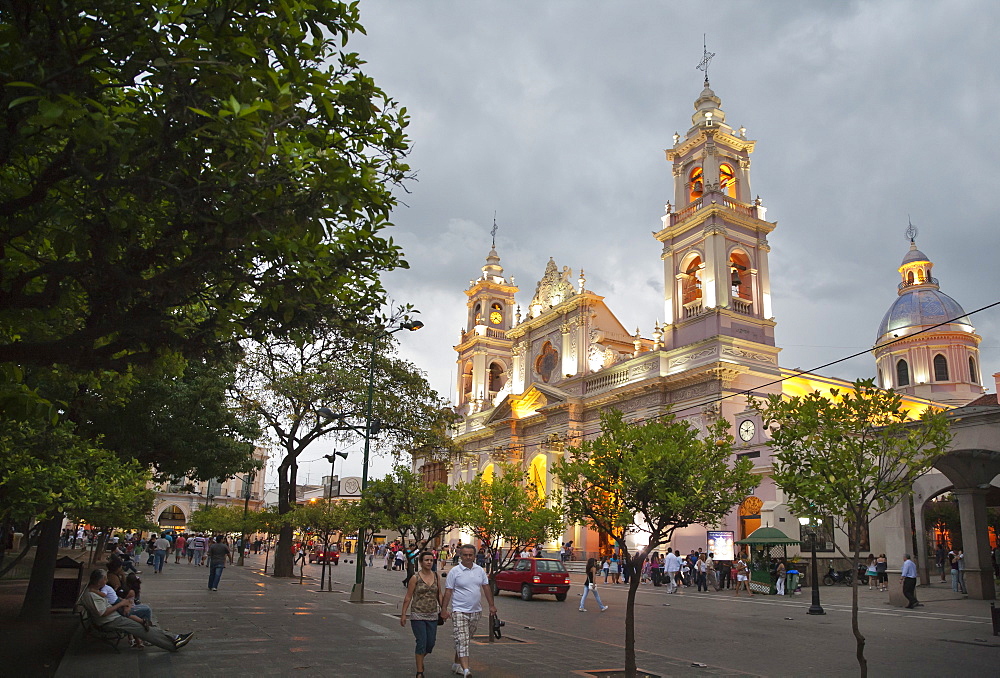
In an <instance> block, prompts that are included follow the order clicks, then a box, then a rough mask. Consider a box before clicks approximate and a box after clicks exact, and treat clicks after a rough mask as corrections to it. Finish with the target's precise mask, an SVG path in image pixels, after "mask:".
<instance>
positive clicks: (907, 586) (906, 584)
mask: <svg viewBox="0 0 1000 678" xmlns="http://www.w3.org/2000/svg"><path fill="white" fill-rule="evenodd" d="M905 557H906V560H904V561H903V569H902V571H900V573H899V574H900V581H902V582H903V595H904V596H906V599H907V600H908V601H910V604H909V605H907V606H906V609H908V610H912V609H913V608H915V607H923V605H922V604H921V603H919V602H917V593H916V591H917V564H916V563H914V562H913V561H912V560H911V559H910V554H909V553H907V554H906V556H905Z"/></svg>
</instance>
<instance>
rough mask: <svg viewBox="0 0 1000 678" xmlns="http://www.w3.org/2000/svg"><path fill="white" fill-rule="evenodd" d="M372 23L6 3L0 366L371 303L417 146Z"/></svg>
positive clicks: (295, 328) (300, 6)
mask: <svg viewBox="0 0 1000 678" xmlns="http://www.w3.org/2000/svg"><path fill="white" fill-rule="evenodd" d="M361 31H363V28H362V26H361V25H360V23H359V9H358V5H357V3H346V2H336V1H334V0H310V1H305V0H287V1H283V2H280V3H260V2H254V1H251V0H228V1H227V2H222V3H220V2H217V1H216V0H186V1H185V2H172V1H170V0H141V1H139V2H136V1H135V0H99V1H98V0H83V1H82V2H75V3H72V4H67V3H65V2H63V1H62V0H37V1H36V2H18V1H15V0H4V1H2V2H0V128H2V129H3V130H4V134H3V135H2V136H0V216H2V219H0V363H9V364H15V365H22V366H23V365H29V364H33V365H39V366H48V365H52V364H63V365H69V366H71V367H73V368H75V369H79V370H83V371H89V370H93V369H100V368H113V369H121V368H122V367H123V366H126V365H129V364H134V363H136V362H144V361H148V360H150V359H151V358H153V357H155V356H157V355H162V354H164V352H169V351H176V352H180V353H182V354H183V355H185V356H189V357H190V356H194V355H201V354H205V353H208V352H211V351H213V350H214V349H215V348H216V347H217V346H219V345H220V344H225V343H227V342H229V341H231V340H232V339H233V338H240V337H254V338H258V339H262V340H263V339H265V338H266V337H268V336H269V335H272V334H274V335H278V336H289V335H293V334H306V335H308V334H311V332H312V331H313V330H314V328H316V327H318V326H322V325H324V324H326V323H327V322H328V321H330V320H331V319H334V320H336V321H337V322H338V324H340V325H341V326H344V325H347V324H350V323H351V322H357V321H360V320H364V319H366V318H368V317H370V316H371V315H372V313H373V312H374V311H375V310H376V309H377V308H379V307H380V306H381V303H382V300H383V290H382V287H381V284H380V281H379V275H380V273H381V272H383V271H387V270H391V269H393V268H395V267H397V266H405V263H404V262H403V261H402V260H401V258H400V252H399V249H398V248H397V247H396V246H395V245H394V244H393V243H392V241H391V239H388V238H386V237H384V236H383V234H382V230H383V229H384V228H385V227H386V226H387V225H388V221H387V219H388V216H389V213H390V210H391V209H392V207H393V206H394V205H395V202H396V201H395V198H394V197H393V195H392V192H391V191H392V188H393V186H394V185H396V184H398V183H399V182H400V181H402V180H403V179H404V175H405V174H406V173H407V172H408V167H407V166H406V165H405V164H404V162H403V157H404V155H405V153H406V151H407V145H408V141H407V139H406V136H405V134H404V129H405V126H406V124H407V120H406V112H405V109H402V108H400V107H398V106H397V104H396V102H394V101H393V100H392V99H391V98H389V97H388V96H387V95H386V94H385V93H383V92H382V91H381V90H380V89H379V88H378V87H377V86H376V85H375V83H374V82H373V81H372V79H371V78H369V77H368V76H366V75H365V74H364V73H363V72H362V70H361V66H362V64H363V61H362V60H361V59H360V57H359V56H358V55H357V54H354V53H352V52H349V51H347V50H346V49H345V46H346V43H347V41H348V39H349V38H350V36H351V35H352V34H354V33H356V32H361ZM7 376H10V375H7ZM15 395H16V394H15ZM22 395H23V394H22ZM43 395H44V394H43Z"/></svg>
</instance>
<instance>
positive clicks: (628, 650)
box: [622, 549, 648, 678]
mask: <svg viewBox="0 0 1000 678" xmlns="http://www.w3.org/2000/svg"><path fill="white" fill-rule="evenodd" d="M622 550H623V551H624V549H622ZM647 550H648V549H643V550H641V551H639V553H637V554H635V557H633V558H625V559H623V560H624V561H625V567H629V568H631V571H630V572H629V579H628V598H627V600H626V602H625V678H635V675H636V666H635V593H636V591H638V590H639V577H637V576H635V574H636V572H637V571H638V572H642V562H643V561H644V560H645V558H646V551H647ZM626 553H627V552H626ZM636 563H638V567H636Z"/></svg>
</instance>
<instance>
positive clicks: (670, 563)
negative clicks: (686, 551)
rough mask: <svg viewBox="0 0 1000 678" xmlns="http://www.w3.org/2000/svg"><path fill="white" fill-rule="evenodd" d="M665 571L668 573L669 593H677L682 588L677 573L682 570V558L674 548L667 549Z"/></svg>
mask: <svg viewBox="0 0 1000 678" xmlns="http://www.w3.org/2000/svg"><path fill="white" fill-rule="evenodd" d="M663 571H664V572H666V573H667V593H677V592H678V591H679V590H680V589H679V588H678V586H677V574H678V573H679V572H680V571H681V559H680V558H678V557H677V554H676V553H674V550H673V549H672V548H668V549H667V556H666V557H665V558H664V559H663Z"/></svg>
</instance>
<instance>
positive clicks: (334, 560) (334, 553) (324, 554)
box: [309, 544, 340, 565]
mask: <svg viewBox="0 0 1000 678" xmlns="http://www.w3.org/2000/svg"><path fill="white" fill-rule="evenodd" d="M309 562H310V563H326V562H329V563H331V564H333V565H339V564H340V550H339V549H338V548H337V547H336V546H331V547H330V550H329V551H326V550H325V549H324V547H323V545H322V544H321V545H319V546H317V547H316V548H314V549H313V550H312V551H310V552H309Z"/></svg>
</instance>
